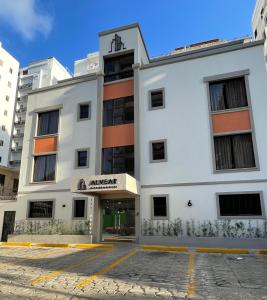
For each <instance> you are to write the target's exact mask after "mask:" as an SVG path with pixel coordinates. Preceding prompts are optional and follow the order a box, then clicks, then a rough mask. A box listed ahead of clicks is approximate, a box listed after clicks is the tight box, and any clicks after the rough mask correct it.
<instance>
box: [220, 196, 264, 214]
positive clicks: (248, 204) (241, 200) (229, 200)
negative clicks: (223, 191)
mask: <svg viewBox="0 0 267 300" xmlns="http://www.w3.org/2000/svg"><path fill="white" fill-rule="evenodd" d="M219 205H220V215H221V216H261V215H262V211H261V201H260V195H259V194H234V195H219Z"/></svg>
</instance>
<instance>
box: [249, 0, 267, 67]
mask: <svg viewBox="0 0 267 300" xmlns="http://www.w3.org/2000/svg"><path fill="white" fill-rule="evenodd" d="M252 30H253V37H254V39H256V40H261V39H262V40H264V56H265V61H266V62H267V40H266V37H267V1H266V0H257V2H256V6H255V9H254V13H253V17H252Z"/></svg>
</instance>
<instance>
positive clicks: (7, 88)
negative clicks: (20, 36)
mask: <svg viewBox="0 0 267 300" xmlns="http://www.w3.org/2000/svg"><path fill="white" fill-rule="evenodd" d="M18 70H19V62H18V61H17V60H16V59H15V58H14V57H13V56H12V55H10V54H9V53H8V52H7V51H6V50H5V49H4V48H3V47H2V45H1V43H0V165H1V166H6V167H7V166H8V155H9V150H10V143H11V135H12V125H13V115H14V109H15V99H16V91H17V81H18Z"/></svg>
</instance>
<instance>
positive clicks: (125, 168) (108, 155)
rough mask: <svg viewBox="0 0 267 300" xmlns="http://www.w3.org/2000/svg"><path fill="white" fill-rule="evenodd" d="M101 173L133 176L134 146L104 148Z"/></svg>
mask: <svg viewBox="0 0 267 300" xmlns="http://www.w3.org/2000/svg"><path fill="white" fill-rule="evenodd" d="M102 173H103V174H120V173H128V174H130V175H134V146H125V147H114V148H104V149H103V155H102Z"/></svg>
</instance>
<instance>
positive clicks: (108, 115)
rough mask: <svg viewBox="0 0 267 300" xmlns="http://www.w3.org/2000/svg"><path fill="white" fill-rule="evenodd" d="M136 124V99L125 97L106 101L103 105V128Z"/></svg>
mask: <svg viewBox="0 0 267 300" xmlns="http://www.w3.org/2000/svg"><path fill="white" fill-rule="evenodd" d="M133 122H134V98H133V97H125V98H119V99H114V100H106V101H104V104H103V126H104V127H105V126H113V125H120V124H129V123H133Z"/></svg>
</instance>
